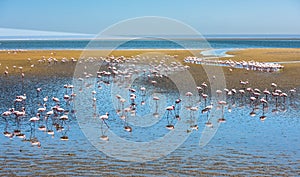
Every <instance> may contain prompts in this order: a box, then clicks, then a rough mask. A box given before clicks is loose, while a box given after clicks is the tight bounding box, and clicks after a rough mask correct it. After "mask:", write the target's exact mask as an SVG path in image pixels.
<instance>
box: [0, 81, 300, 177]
mask: <svg viewBox="0 0 300 177" xmlns="http://www.w3.org/2000/svg"><path fill="white" fill-rule="evenodd" d="M0 82H1V89H2V90H1V103H0V104H1V106H0V108H1V110H0V111H1V113H2V112H4V111H6V110H7V109H8V108H10V107H13V106H14V104H13V100H14V99H15V96H16V95H19V94H21V93H26V96H27V100H26V105H25V107H26V112H27V113H28V114H27V115H26V116H25V117H23V118H21V119H22V120H21V121H20V127H19V129H21V131H22V132H23V133H24V134H25V135H26V140H28V139H30V138H33V137H36V138H38V140H39V141H40V142H41V147H37V146H34V145H32V144H31V143H30V141H24V140H22V139H20V138H18V137H13V138H8V137H5V136H4V135H3V134H2V135H1V136H0V137H1V138H0V139H1V149H2V150H1V152H0V159H1V161H2V162H4V163H3V165H2V166H1V175H7V174H17V175H32V174H33V175H59V174H61V175H63V174H64V175H85V174H102V175H105V174H107V175H108V174H110V175H132V174H135V175H141V176H153V175H167V176H170V175H175V176H176V175H199V174H207V175H222V174H223V175H279V176H281V175H282V176H284V175H291V176H293V175H296V174H299V173H300V171H299V169H300V166H299V164H300V153H299V152H300V139H299V136H298V135H299V131H300V129H299V128H300V124H299V123H300V120H299V96H296V97H295V99H294V100H292V103H293V105H290V103H291V102H290V100H287V102H286V110H284V111H282V110H283V109H281V108H282V107H280V109H281V111H280V109H278V111H276V112H275V111H272V110H274V108H275V107H274V104H272V105H271V106H270V107H269V109H268V111H266V112H265V115H266V116H267V119H266V120H265V121H261V120H260V119H259V116H260V115H262V110H257V112H256V113H257V115H256V116H254V117H251V116H250V115H249V113H250V112H251V110H252V109H251V108H250V107H249V104H248V103H247V102H238V101H237V102H236V104H235V107H234V105H232V104H231V107H232V111H231V112H228V107H229V105H227V106H225V111H224V117H225V118H226V122H225V123H222V124H220V126H219V129H218V130H217V133H216V134H215V136H214V137H213V139H212V140H211V141H210V142H209V143H208V144H207V145H206V146H204V147H200V146H199V139H200V138H201V136H203V134H202V133H203V130H204V129H205V122H207V115H206V114H202V113H199V114H197V115H195V117H196V118H195V119H194V120H196V123H197V124H198V125H199V130H198V131H196V130H192V131H191V132H186V133H187V134H189V137H188V138H187V140H186V141H185V142H184V143H183V144H181V145H180V146H179V148H177V149H176V150H175V151H174V152H171V153H170V154H168V155H167V156H163V157H161V158H160V159H157V160H153V161H149V162H144V163H140V162H127V161H122V160H119V159H116V158H112V157H110V156H107V155H106V154H105V153H103V152H101V151H100V150H99V149H97V148H95V147H94V146H93V145H92V144H91V142H90V141H88V140H87V138H86V136H85V135H84V134H83V132H82V131H81V129H82V124H81V125H80V126H81V127H80V126H79V125H78V119H80V120H82V119H81V118H78V117H77V114H78V112H76V111H72V110H76V108H74V107H73V106H74V103H73V102H70V104H69V105H68V104H67V103H66V102H65V101H64V100H63V96H64V94H65V92H66V91H65V90H66V89H65V88H63V85H64V84H67V83H72V78H70V77H54V76H51V77H47V78H40V77H35V76H32V77H29V76H28V77H25V79H24V85H23V87H22V82H20V78H19V77H17V76H10V77H1V80H0ZM113 86H114V84H113V83H112V84H110V85H105V84H103V83H102V84H101V90H100V89H99V88H98V86H96V87H95V88H93V87H91V88H90V91H92V90H93V89H95V90H97V94H96V95H95V97H96V98H97V100H98V101H97V103H96V106H95V107H94V108H93V105H92V104H90V105H88V104H87V105H86V106H87V107H90V109H88V110H93V109H94V110H95V113H96V118H93V117H92V116H91V117H90V118H91V119H92V121H94V124H93V125H94V127H96V128H97V127H99V132H98V133H99V134H96V135H95V136H96V137H100V135H101V131H100V124H101V121H99V119H97V116H98V115H101V114H104V113H105V112H106V111H109V112H110V113H111V119H109V120H108V121H107V124H108V125H109V126H110V129H111V130H112V131H113V132H114V133H115V134H116V135H118V136H120V137H122V138H124V139H127V140H131V141H136V142H142V141H150V140H154V139H157V138H160V137H163V136H164V135H165V134H167V133H168V132H169V131H170V130H167V129H166V128H165V126H166V125H167V124H168V123H169V122H168V120H167V118H166V115H165V113H164V111H162V112H160V115H161V116H160V117H159V118H158V121H157V122H155V124H154V125H152V126H149V127H139V126H134V125H132V127H133V131H132V132H131V133H129V132H126V131H124V129H123V125H124V122H123V121H122V120H121V119H119V118H118V115H117V114H116V113H115V110H114V109H113V108H111V106H112V102H113V101H114V98H111V95H109V93H110V91H111V88H112V87H113ZM136 86H137V87H136V89H137V90H138V88H139V86H140V85H139V84H136ZM37 87H41V88H42V91H41V92H40V93H39V94H37V92H36V88H37ZM147 88H149V90H148V94H150V93H151V94H153V93H154V92H158V90H156V89H155V88H154V87H153V88H152V87H151V85H149V86H148V87H147ZM22 89H23V92H22ZM69 93H70V91H69ZM139 94H141V93H140V92H139V91H138V93H137V95H139ZM151 94H150V95H151ZM46 95H47V96H48V97H49V101H48V103H47V104H48V105H47V107H48V108H50V107H51V106H54V105H55V103H54V102H53V101H52V100H51V98H52V97H53V96H55V97H58V98H59V99H60V100H61V101H60V105H61V107H63V108H64V109H65V110H69V113H68V116H69V119H68V120H67V121H65V122H64V124H63V125H64V129H63V130H60V131H56V130H55V127H54V126H53V125H52V123H51V120H50V119H49V120H48V121H49V122H48V123H46V122H39V123H36V125H33V124H32V123H30V122H29V121H28V120H29V118H30V117H33V116H35V114H36V109H37V108H39V107H42V100H43V98H44V97H45V96H46ZM107 95H109V96H108V97H107ZM125 96H126V94H125ZM125 96H124V97H125ZM159 96H160V97H161V98H163V97H164V98H166V99H165V102H164V105H160V106H162V108H164V107H166V106H168V105H170V104H172V103H173V101H174V100H175V99H176V98H178V93H177V92H176V91H174V92H166V91H165V90H164V89H160V90H159ZM90 97H91V98H92V95H90ZM105 99H107V100H110V99H111V100H113V101H103V100H105ZM140 99H141V97H139V96H138V98H137V100H136V103H137V112H136V114H137V115H139V116H143V115H146V114H147V115H148V114H152V112H153V110H154V109H153V107H154V105H155V103H154V101H153V100H152V97H151V96H148V97H147V96H145V97H144V101H145V105H144V107H142V105H140V102H141V100H140ZM99 100H102V101H101V102H99ZM75 102H76V99H75ZM272 102H274V100H272ZM229 103H230V102H229ZM128 104H129V103H127V105H128ZM195 104H196V103H195ZM75 105H76V104H75ZM16 106H19V107H20V106H22V105H16ZM199 107H201V108H203V107H204V103H203V101H202V103H201V104H200V106H199ZM182 108H184V105H182ZM80 110H82V109H80ZM162 110H163V109H162ZM200 110H201V109H200ZM87 115H93V113H90V112H89V113H87ZM181 117H182V120H180V121H184V120H187V119H185V118H188V117H190V115H189V114H183V115H182V114H181ZM130 119H131V121H132V120H133V119H134V117H132V118H128V122H129V123H130ZM6 120H7V121H5V119H3V118H2V119H1V124H0V128H1V130H3V132H4V131H5V129H6V128H7V130H9V131H13V130H14V129H15V128H16V126H17V122H16V121H15V118H14V116H11V117H10V118H7V119H6ZM171 121H172V122H173V123H174V124H175V129H176V123H178V122H179V121H178V120H171ZM7 122H8V124H7ZM42 123H45V124H46V125H47V129H53V130H54V132H55V134H54V136H51V135H49V134H47V132H44V131H40V130H38V129H37V127H38V125H39V124H42ZM6 125H7V127H6ZM183 131H186V130H183ZM102 133H103V132H102ZM62 136H67V137H68V139H69V140H68V141H62V140H61V137H62ZM98 140H99V142H101V143H103V140H101V139H100V138H99V139H98ZM166 143H168V142H166ZM157 148H159V147H157ZM119 153H120V154H122V153H123V152H119ZM124 153H126V150H124ZM145 153H147V152H145Z"/></svg>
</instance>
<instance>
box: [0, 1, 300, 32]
mask: <svg viewBox="0 0 300 177" xmlns="http://www.w3.org/2000/svg"><path fill="white" fill-rule="evenodd" d="M142 16H161V17H168V18H172V19H176V20H179V21H181V22H183V23H186V24H188V25H190V26H191V27H193V28H195V29H196V30H197V31H199V32H200V33H202V34H204V35H206V34H300V23H299V21H300V20H299V19H300V1H299V0H249V1H246V0H189V1H184V0H151V1H150V0H109V1H108V0H88V1H74V0H63V1H62V0H26V1H24V0H0V28H2V29H8V30H6V31H9V30H10V29H19V30H23V29H24V30H39V31H52V32H64V33H84V34H97V33H99V32H101V31H102V30H104V29H106V28H107V27H109V26H111V25H113V24H115V23H118V22H120V21H122V20H126V19H130V18H136V17H142ZM3 31H4V30H2V33H4V32H3ZM13 31H16V30H11V34H13V33H14V32H13ZM5 33H7V32H5ZM0 36H1V30H0Z"/></svg>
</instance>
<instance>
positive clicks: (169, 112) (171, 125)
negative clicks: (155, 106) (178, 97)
mask: <svg viewBox="0 0 300 177" xmlns="http://www.w3.org/2000/svg"><path fill="white" fill-rule="evenodd" d="M174 109H175V106H174V105H172V106H168V107H166V111H167V120H168V125H167V126H166V128H167V129H169V130H173V129H174V128H175V127H174V125H173V124H172V123H171V122H170V121H169V115H170V114H171V115H172V112H173V111H174Z"/></svg>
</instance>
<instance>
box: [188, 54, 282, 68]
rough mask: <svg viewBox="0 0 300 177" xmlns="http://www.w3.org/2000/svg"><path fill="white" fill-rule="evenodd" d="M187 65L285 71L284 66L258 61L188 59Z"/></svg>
mask: <svg viewBox="0 0 300 177" xmlns="http://www.w3.org/2000/svg"><path fill="white" fill-rule="evenodd" d="M184 62H186V63H194V64H205V65H215V66H225V67H230V68H243V69H247V70H254V71H262V72H276V71H281V70H283V68H284V66H283V65H280V64H278V63H272V62H257V61H253V60H252V61H234V60H212V59H207V58H198V57H190V56H189V57H186V58H185V59H184Z"/></svg>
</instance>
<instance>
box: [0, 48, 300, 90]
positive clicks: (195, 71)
mask: <svg viewBox="0 0 300 177" xmlns="http://www.w3.org/2000/svg"><path fill="white" fill-rule="evenodd" d="M227 53H228V54H230V55H234V57H230V58H227V57H226V58H220V59H221V60H226V59H231V60H234V61H243V60H244V61H251V60H255V61H259V62H285V61H300V55H299V54H300V49H282V48H280V49H244V50H237V51H230V52H227ZM107 55H114V56H125V57H131V56H136V55H152V56H155V55H161V56H163V55H172V56H174V55H177V57H176V60H177V61H180V62H182V63H183V59H184V58H185V57H187V56H199V57H201V54H200V50H153V49H149V50H115V51H112V52H111V51H107V50H101V51H98V50H97V51H84V52H83V51H80V50H29V51H0V63H1V66H0V74H1V75H2V76H4V71H5V70H7V69H6V66H7V67H8V72H9V75H14V74H17V73H20V71H19V69H18V67H19V66H22V67H23V72H24V73H25V77H26V76H28V75H32V74H36V75H40V76H47V75H57V76H62V77H63V76H66V77H71V76H73V72H74V68H75V66H76V62H75V63H72V62H68V63H65V64H63V63H61V62H59V63H58V64H56V65H48V64H40V63H38V60H40V59H42V58H43V57H44V58H46V59H48V58H49V57H53V58H56V59H58V60H59V61H61V59H62V58H67V59H69V60H70V59H71V58H72V57H73V58H75V59H79V58H80V57H82V56H85V57H99V56H107ZM28 58H30V59H31V61H30V62H29V61H28ZM32 64H34V68H32V69H31V67H30V66H31V65H32ZM186 65H189V66H190V67H191V68H190V72H191V73H192V75H193V76H194V79H195V81H196V84H199V85H200V84H201V83H202V82H204V81H205V82H208V80H207V76H206V73H205V71H204V70H203V68H202V66H201V65H196V64H186ZM13 66H16V67H17V69H15V70H14V69H13ZM283 66H284V67H285V68H284V70H283V71H280V72H272V73H265V72H259V71H247V70H245V69H233V71H230V70H229V68H228V67H222V69H223V72H224V75H225V78H226V86H227V88H239V87H240V85H239V81H240V80H248V81H249V82H250V84H249V87H257V88H260V89H264V88H269V87H270V84H271V83H272V82H275V83H277V84H278V86H279V88H282V89H291V88H294V87H299V86H300V83H299V81H300V74H299V72H300V63H284V64H283ZM216 77H217V76H216ZM220 89H222V88H220Z"/></svg>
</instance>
